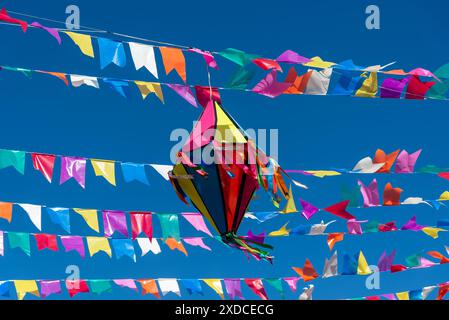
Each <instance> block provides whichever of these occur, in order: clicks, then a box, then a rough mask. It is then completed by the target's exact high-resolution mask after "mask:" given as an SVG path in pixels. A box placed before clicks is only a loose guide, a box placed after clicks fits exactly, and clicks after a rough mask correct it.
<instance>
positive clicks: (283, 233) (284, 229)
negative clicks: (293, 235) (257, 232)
mask: <svg viewBox="0 0 449 320" xmlns="http://www.w3.org/2000/svg"><path fill="white" fill-rule="evenodd" d="M287 225H288V222H287V223H286V224H284V225H283V226H282V227H281V228H280V229H279V230H276V231H271V232H270V233H269V234H268V236H269V237H282V236H287V235H289V234H290V231H291V229H287Z"/></svg>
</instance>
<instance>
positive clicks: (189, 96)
mask: <svg viewBox="0 0 449 320" xmlns="http://www.w3.org/2000/svg"><path fill="white" fill-rule="evenodd" d="M167 86H168V87H169V88H170V89H172V90H173V91H174V92H176V93H177V94H179V95H180V96H181V97H182V98H184V99H185V100H186V101H187V102H188V103H190V104H191V105H192V106H194V107H195V108H198V106H197V104H196V100H195V97H194V96H193V92H192V90H191V89H190V87H189V86H183V85H180V84H167Z"/></svg>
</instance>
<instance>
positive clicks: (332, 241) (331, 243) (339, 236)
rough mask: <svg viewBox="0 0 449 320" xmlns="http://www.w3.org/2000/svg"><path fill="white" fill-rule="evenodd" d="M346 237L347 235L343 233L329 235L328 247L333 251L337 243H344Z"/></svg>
mask: <svg viewBox="0 0 449 320" xmlns="http://www.w3.org/2000/svg"><path fill="white" fill-rule="evenodd" d="M344 236H345V234H344V233H343V232H336V233H329V234H328V235H327V245H328V246H329V249H330V250H331V251H332V249H333V248H334V245H335V244H336V243H337V242H340V241H343V238H344Z"/></svg>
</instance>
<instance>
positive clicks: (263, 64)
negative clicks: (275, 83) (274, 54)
mask: <svg viewBox="0 0 449 320" xmlns="http://www.w3.org/2000/svg"><path fill="white" fill-rule="evenodd" d="M253 63H254V64H255V65H256V66H258V67H259V68H262V69H263V70H271V69H274V70H276V71H280V72H282V68H281V66H280V65H279V63H278V62H277V61H276V60H271V59H266V58H257V59H254V60H253Z"/></svg>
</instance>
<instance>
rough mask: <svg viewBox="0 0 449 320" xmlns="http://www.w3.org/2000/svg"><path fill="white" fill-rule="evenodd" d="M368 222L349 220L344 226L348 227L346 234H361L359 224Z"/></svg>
mask: <svg viewBox="0 0 449 320" xmlns="http://www.w3.org/2000/svg"><path fill="white" fill-rule="evenodd" d="M365 222H368V220H363V221H357V220H355V219H349V220H348V222H347V223H346V225H347V226H348V233H349V234H362V233H363V231H362V227H361V226H360V224H361V223H365Z"/></svg>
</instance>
